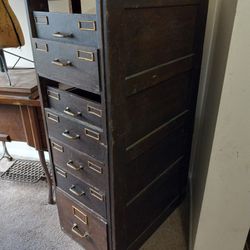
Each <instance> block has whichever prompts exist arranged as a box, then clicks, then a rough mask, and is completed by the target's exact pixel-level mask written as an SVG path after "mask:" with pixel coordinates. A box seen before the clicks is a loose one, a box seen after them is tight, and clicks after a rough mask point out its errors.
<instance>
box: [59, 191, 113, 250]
mask: <svg viewBox="0 0 250 250" xmlns="http://www.w3.org/2000/svg"><path fill="white" fill-rule="evenodd" d="M56 202H57V207H58V213H59V218H60V224H61V227H62V229H63V230H64V231H65V232H66V233H67V234H68V235H69V236H71V237H72V238H73V239H74V240H76V241H77V242H78V243H80V244H81V245H82V246H83V247H84V248H86V249H88V250H107V249H108V247H107V240H108V239H107V224H106V222H104V221H103V220H102V219H100V218H98V217H97V216H95V215H94V214H93V213H91V212H90V211H89V210H88V209H87V208H85V207H83V206H81V205H80V204H79V203H78V202H76V201H74V200H72V199H71V198H70V197H69V196H68V195H66V194H65V193H64V192H62V191H61V190H59V189H57V190H56Z"/></svg>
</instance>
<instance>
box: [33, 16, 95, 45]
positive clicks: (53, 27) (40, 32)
mask: <svg viewBox="0 0 250 250" xmlns="http://www.w3.org/2000/svg"><path fill="white" fill-rule="evenodd" d="M33 14H34V20H35V25H36V33H37V37H38V38H42V39H48V40H55V41H61V42H66V43H73V44H83V45H86V46H91V47H97V45H98V44H97V41H98V38H97V35H98V34H97V25H96V15H88V14H68V13H53V12H40V11H34V12H33Z"/></svg>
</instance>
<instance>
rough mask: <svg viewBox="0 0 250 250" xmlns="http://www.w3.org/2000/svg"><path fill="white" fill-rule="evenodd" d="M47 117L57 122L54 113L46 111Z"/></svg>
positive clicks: (57, 119)
mask: <svg viewBox="0 0 250 250" xmlns="http://www.w3.org/2000/svg"><path fill="white" fill-rule="evenodd" d="M47 117H48V119H49V120H51V121H53V122H56V123H58V122H59V117H58V116H57V115H54V114H52V113H47Z"/></svg>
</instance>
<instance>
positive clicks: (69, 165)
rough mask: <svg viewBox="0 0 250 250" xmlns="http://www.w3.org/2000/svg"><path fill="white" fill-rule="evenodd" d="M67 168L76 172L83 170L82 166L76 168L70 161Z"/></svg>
mask: <svg viewBox="0 0 250 250" xmlns="http://www.w3.org/2000/svg"><path fill="white" fill-rule="evenodd" d="M67 167H69V168H71V169H73V170H75V171H79V170H81V169H82V168H83V167H82V166H79V167H77V166H75V165H74V162H73V161H68V162H67Z"/></svg>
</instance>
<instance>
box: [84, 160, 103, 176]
mask: <svg viewBox="0 0 250 250" xmlns="http://www.w3.org/2000/svg"><path fill="white" fill-rule="evenodd" d="M88 167H89V168H90V169H91V170H93V171H95V172H97V173H98V174H102V173H103V170H102V167H99V166H97V165H96V164H94V163H93V162H91V161H88Z"/></svg>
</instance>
